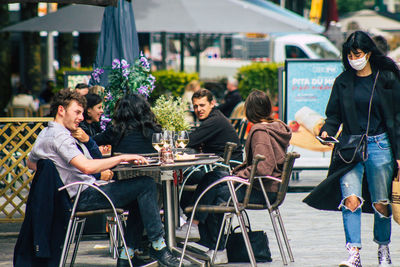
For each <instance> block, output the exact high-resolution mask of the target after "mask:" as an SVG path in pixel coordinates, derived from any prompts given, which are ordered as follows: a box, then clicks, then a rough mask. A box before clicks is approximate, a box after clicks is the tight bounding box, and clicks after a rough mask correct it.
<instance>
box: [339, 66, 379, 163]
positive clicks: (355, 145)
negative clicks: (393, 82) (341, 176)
mask: <svg viewBox="0 0 400 267" xmlns="http://www.w3.org/2000/svg"><path fill="white" fill-rule="evenodd" d="M378 76H379V70H378V72H377V74H376V76H375V81H374V86H373V87H372V93H371V97H370V99H369V107H368V122H367V130H366V131H365V134H362V135H359V134H358V135H357V134H351V135H341V136H340V137H339V143H338V144H336V148H335V149H336V153H337V155H338V156H339V158H340V159H341V160H342V161H343V162H344V163H346V164H350V163H357V162H362V161H366V160H367V159H368V153H367V139H368V138H367V137H368V130H369V122H370V117H371V107H372V99H373V97H374V91H375V86H376V81H377V80H378Z"/></svg>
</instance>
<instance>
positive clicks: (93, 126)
mask: <svg viewBox="0 0 400 267" xmlns="http://www.w3.org/2000/svg"><path fill="white" fill-rule="evenodd" d="M79 127H81V128H82V130H84V131H85V133H86V134H87V135H89V136H91V137H94V136H95V135H97V134H99V133H101V132H102V130H101V127H100V123H99V122H92V123H88V122H87V121H82V122H81V123H79Z"/></svg>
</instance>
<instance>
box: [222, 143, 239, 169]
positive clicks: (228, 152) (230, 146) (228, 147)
mask: <svg viewBox="0 0 400 267" xmlns="http://www.w3.org/2000/svg"><path fill="white" fill-rule="evenodd" d="M236 147H237V144H236V143H233V142H226V144H225V149H224V164H225V165H229V161H230V160H231V157H232V153H233V150H235V148H236Z"/></svg>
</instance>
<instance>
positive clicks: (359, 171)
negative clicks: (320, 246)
mask: <svg viewBox="0 0 400 267" xmlns="http://www.w3.org/2000/svg"><path fill="white" fill-rule="evenodd" d="M367 150H368V159H367V161H365V162H359V163H358V164H357V165H355V166H354V168H353V169H352V170H351V171H349V172H348V173H346V174H345V175H344V176H343V177H342V178H341V180H340V186H341V190H342V202H341V204H340V206H339V209H342V215H343V224H344V231H345V235H346V243H349V244H350V246H351V247H359V248H361V206H362V205H363V202H364V200H363V198H362V179H363V176H364V172H365V177H366V179H367V181H368V190H369V192H370V195H371V201H372V207H373V209H374V211H375V212H374V241H375V242H376V243H377V244H380V245H387V244H389V243H390V235H391V208H390V205H388V210H389V217H386V216H384V215H383V214H381V213H379V212H378V211H377V210H376V208H375V206H374V203H383V204H389V203H390V200H389V194H390V192H391V184H392V178H393V171H394V170H393V164H394V159H393V156H392V150H391V147H390V143H389V138H388V136H387V134H386V133H383V134H380V135H376V136H369V137H368V149H367ZM352 195H353V196H357V197H358V198H359V200H360V202H361V204H360V205H359V206H358V207H357V208H356V210H354V211H351V210H350V209H349V208H347V207H346V206H345V205H344V203H345V202H344V201H345V199H346V198H348V197H350V196H352Z"/></svg>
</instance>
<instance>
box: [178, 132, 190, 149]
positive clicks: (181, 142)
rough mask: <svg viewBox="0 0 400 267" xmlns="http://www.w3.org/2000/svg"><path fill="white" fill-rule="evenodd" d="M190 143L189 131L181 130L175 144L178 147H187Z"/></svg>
mask: <svg viewBox="0 0 400 267" xmlns="http://www.w3.org/2000/svg"><path fill="white" fill-rule="evenodd" d="M188 143H189V134H188V132H187V131H179V132H177V133H176V141H175V146H176V147H177V148H182V149H183V148H185V147H186V146H187V144H188Z"/></svg>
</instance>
